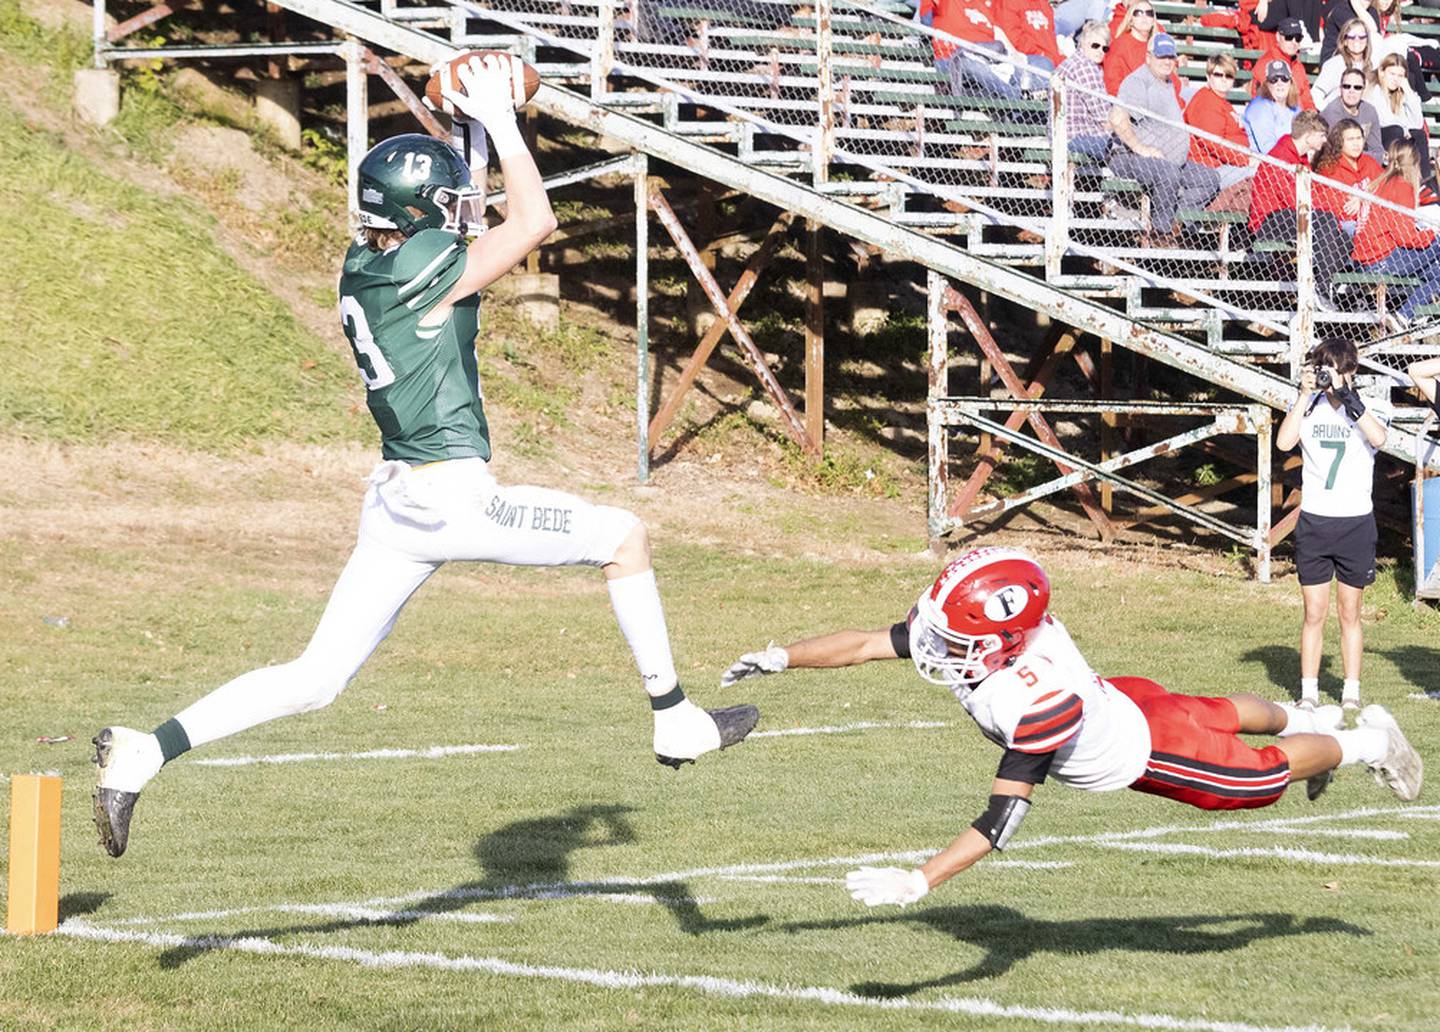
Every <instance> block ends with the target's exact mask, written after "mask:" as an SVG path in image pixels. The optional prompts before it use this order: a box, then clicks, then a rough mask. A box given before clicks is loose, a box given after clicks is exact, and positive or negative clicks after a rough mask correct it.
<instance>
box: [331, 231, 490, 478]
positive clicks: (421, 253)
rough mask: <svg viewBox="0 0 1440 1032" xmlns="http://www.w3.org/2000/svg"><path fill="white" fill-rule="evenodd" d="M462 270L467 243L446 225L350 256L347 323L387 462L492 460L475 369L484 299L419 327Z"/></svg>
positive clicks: (357, 247)
mask: <svg viewBox="0 0 1440 1032" xmlns="http://www.w3.org/2000/svg"><path fill="white" fill-rule="evenodd" d="M464 271H465V240H464V238H462V237H461V236H459V235H458V234H456V233H451V232H447V231H446V230H443V229H424V230H421V231H420V232H418V233H416V234H415V235H414V236H412V237H411V238H410V239H408V240H406V241H405V242H404V243H403V244H401V245H400V246H399V247H394V248H391V249H390V250H388V251H384V252H381V251H375V250H372V249H371V248H369V247H367V246H366V245H365V244H364V243H355V244H352V245H351V247H350V250H349V252H347V253H346V255H345V266H344V269H343V270H342V271H341V273H340V323H341V326H342V327H343V328H344V330H345V336H346V337H347V338H348V339H349V341H350V348H351V350H352V351H354V353H355V364H356V365H357V366H359V367H360V378H361V379H362V380H364V381H365V387H366V398H365V401H366V404H367V405H368V406H369V408H370V415H371V416H373V417H374V419H375V423H376V424H377V425H378V426H379V427H380V437H381V441H382V451H383V454H384V456H385V458H387V459H400V460H402V461H404V462H409V463H411V464H414V465H418V464H420V463H424V462H436V461H438V460H441V459H461V458H473V457H479V458H482V459H488V458H490V428H489V426H488V425H487V424H486V422H485V403H484V398H483V397H482V396H481V393H480V375H479V371H478V370H477V369H476V366H475V335H476V333H477V332H478V330H479V319H480V297H479V295H478V294H477V295H475V296H474V297H469V298H466V299H465V300H464V301H460V302H458V303H456V304H455V305H454V306H452V307H451V309H450V314H449V316H447V317H446V319H445V321H444V322H441V323H437V324H435V325H433V326H422V325H421V324H420V319H421V317H422V316H423V315H424V314H425V313H426V312H428V311H430V309H431V308H432V307H433V306H434V305H435V304H436V302H438V301H440V300H441V299H442V298H444V297H445V295H446V294H448V293H449V292H450V289H451V288H452V287H454V286H455V283H456V281H458V280H459V279H460V275H461V273H463V272H464Z"/></svg>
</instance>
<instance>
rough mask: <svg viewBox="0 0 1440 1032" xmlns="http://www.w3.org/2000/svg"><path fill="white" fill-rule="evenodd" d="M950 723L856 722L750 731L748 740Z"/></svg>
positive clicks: (916, 729)
mask: <svg viewBox="0 0 1440 1032" xmlns="http://www.w3.org/2000/svg"><path fill="white" fill-rule="evenodd" d="M949 726H950V723H949V722H948V721H944V720H910V721H906V722H904V723H900V724H887V723H883V722H879V721H871V720H857V721H856V722H855V723H853V724H837V725H835V726H833V727H787V728H782V729H780V730H778V731H751V732H750V734H749V735H748V736H747V737H749V738H781V737H784V736H786V735H843V734H848V733H849V732H851V731H879V730H888V729H891V728H903V729H906V730H910V731H922V730H929V729H930V728H935V727H949Z"/></svg>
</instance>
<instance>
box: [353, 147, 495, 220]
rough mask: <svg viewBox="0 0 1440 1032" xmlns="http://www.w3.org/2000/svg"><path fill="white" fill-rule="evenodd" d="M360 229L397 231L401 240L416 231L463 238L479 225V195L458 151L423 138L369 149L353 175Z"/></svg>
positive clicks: (482, 206) (482, 193) (482, 208)
mask: <svg viewBox="0 0 1440 1032" xmlns="http://www.w3.org/2000/svg"><path fill="white" fill-rule="evenodd" d="M357 178H358V180H359V183H358V186H357V189H358V191H359V196H358V197H357V198H356V202H357V204H358V206H359V209H360V224H361V225H362V226H365V227H366V228H368V229H398V230H400V231H401V232H402V233H404V234H405V235H406V236H407V237H408V236H413V235H414V234H415V233H417V232H419V231H420V230H422V229H448V230H453V231H455V232H457V233H464V232H465V230H466V228H467V224H468V225H471V226H479V225H482V223H481V222H480V217H481V215H483V214H484V211H485V191H484V189H483V188H480V187H476V186H475V185H474V184H473V183H472V182H471V179H470V166H469V165H467V164H465V159H464V158H462V157H461V156H460V153H459V151H457V150H456V149H455V148H454V147H452V146H450V145H449V144H448V143H446V142H444V141H443V140H437V139H435V137H433V136H426V135H424V134H423V133H405V134H403V135H401V136H392V137H390V139H388V140H384V141H382V142H381V143H377V144H376V145H375V146H374V147H371V148H370V151H369V153H368V154H366V155H365V157H364V158H362V159H361V161H360V169H359V175H358V177H357Z"/></svg>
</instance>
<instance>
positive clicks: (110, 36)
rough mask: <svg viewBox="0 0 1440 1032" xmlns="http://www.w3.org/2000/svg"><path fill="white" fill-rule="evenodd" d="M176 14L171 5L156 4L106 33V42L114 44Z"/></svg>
mask: <svg viewBox="0 0 1440 1032" xmlns="http://www.w3.org/2000/svg"><path fill="white" fill-rule="evenodd" d="M174 13H175V9H174V8H173V7H171V6H170V5H169V4H156V5H155V6H154V7H152V8H150V10H148V11H141V12H140V13H139V14H137V15H136V16H135V17H133V18H126V19H125V20H124V21H123V22H121V23H120V24H118V25H116V26H115V27H114V28H113V29H111V30H109V31H108V32H106V33H105V39H106V42H109V43H114V42H116V41H117V40H122V39H124V38H125V37H126V36H129V35H132V34H133V33H136V32H139V31H140V30H141V29H143V28H145V27H147V26H149V25H154V24H155V23H156V22H157V21H159V20H160V19H161V18H168V17H169V16H170V15H172V14H174Z"/></svg>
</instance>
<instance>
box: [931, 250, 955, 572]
mask: <svg viewBox="0 0 1440 1032" xmlns="http://www.w3.org/2000/svg"><path fill="white" fill-rule="evenodd" d="M949 289H950V285H949V284H948V283H946V282H945V278H944V277H943V276H941V275H940V274H939V273H938V272H936V271H934V270H933V269H931V270H930V271H928V272H927V273H926V275H925V329H926V334H927V336H928V338H929V347H928V348H927V350H926V354H927V356H928V359H927V361H926V363H925V379H926V391H925V397H926V401H925V437H926V443H927V448H926V450H927V453H928V464H929V476H928V477H927V479H926V482H927V483H928V484H929V505H928V506H927V507H926V521H925V522H926V527H927V530H928V531H929V534H928V537H929V540H930V551H931V552H933V553H934V554H935V555H936V556H937V557H939V556H940V555H943V554H944V548H945V546H944V543H943V541H942V540H941V538H942V536H943V535H944V534H945V530H946V528H947V526H948V525H949V522H950V518H949V512H950V505H949V501H948V499H947V497H946V496H947V494H948V492H949V487H950V438H949V434H948V433H947V432H946V429H945V423H944V421H943V420H942V419H941V418H940V399H942V398H943V397H945V395H947V394H949V393H950V320H949V317H948V314H947V312H946V308H945V295H946V293H947V292H948V291H949Z"/></svg>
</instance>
